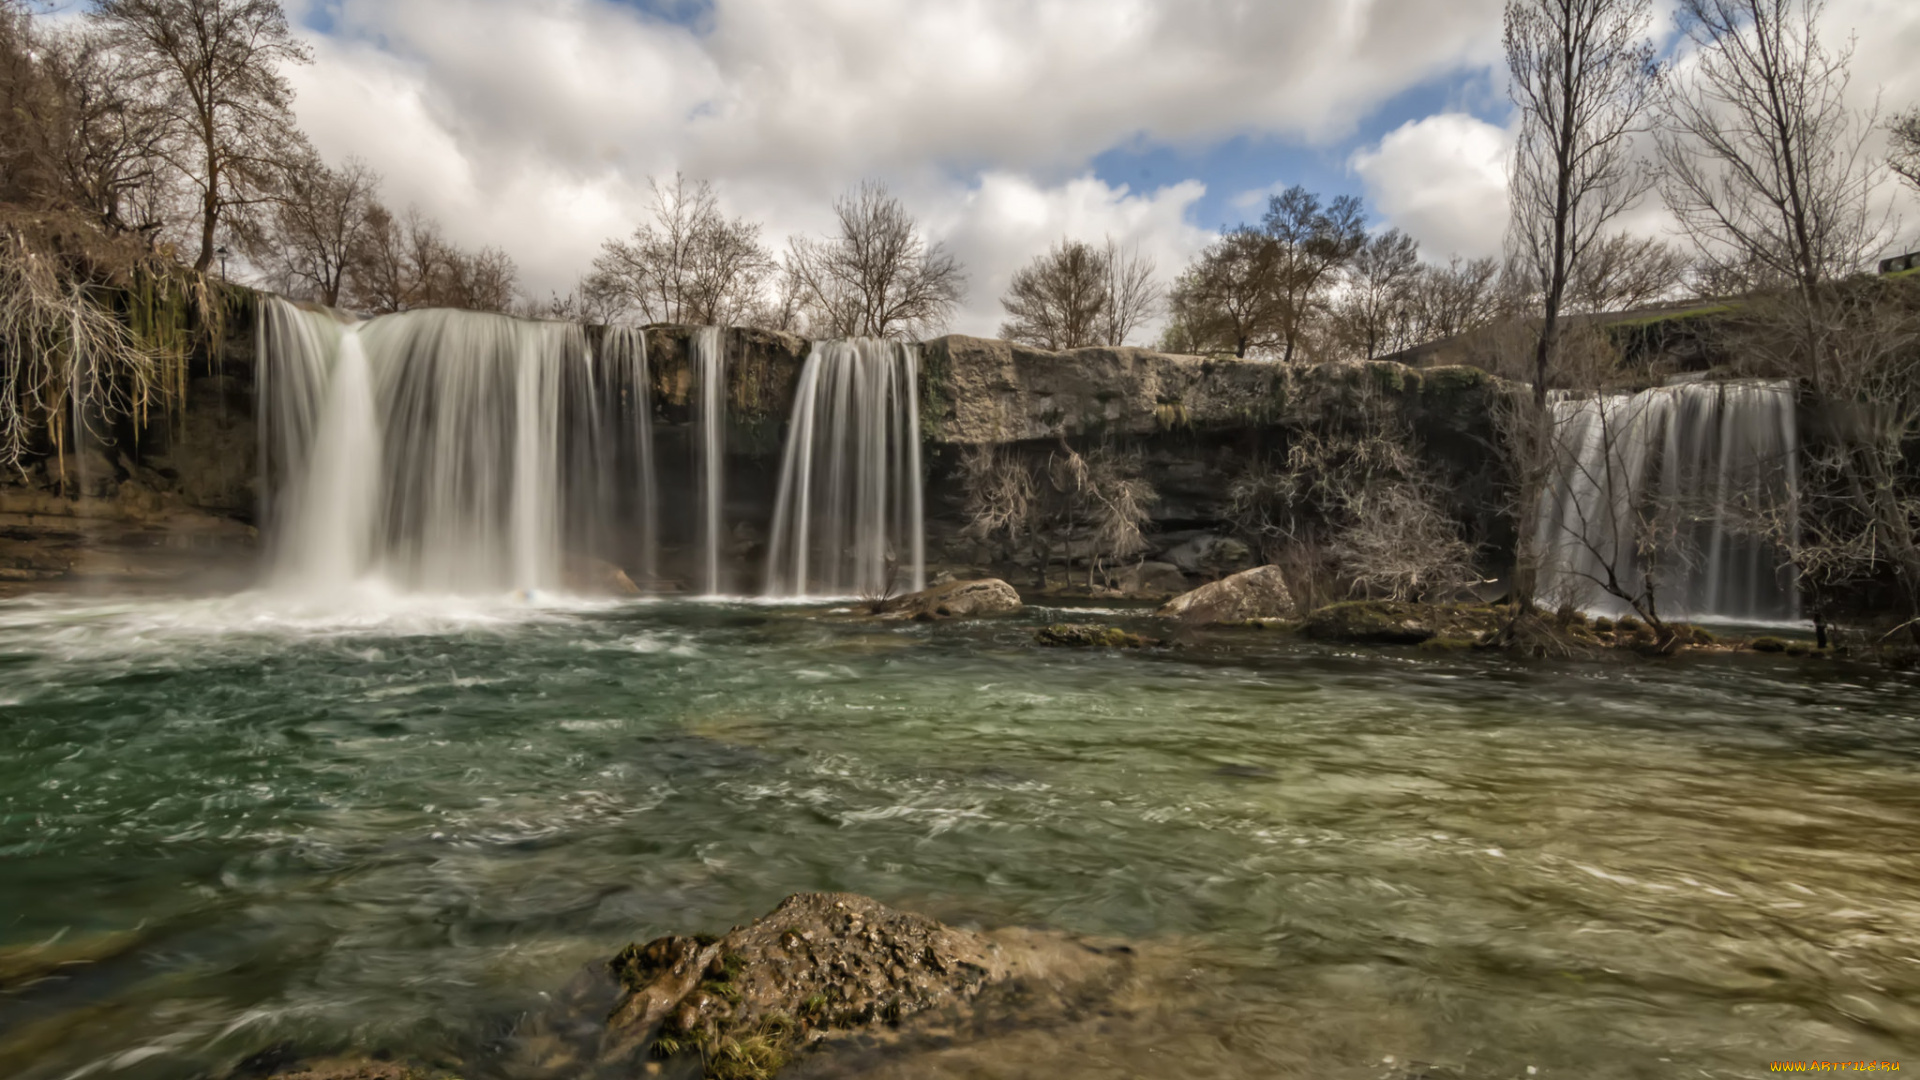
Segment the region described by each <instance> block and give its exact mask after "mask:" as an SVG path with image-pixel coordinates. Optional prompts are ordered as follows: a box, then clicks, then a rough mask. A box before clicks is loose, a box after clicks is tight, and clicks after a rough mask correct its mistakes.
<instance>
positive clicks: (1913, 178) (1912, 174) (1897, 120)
mask: <svg viewBox="0 0 1920 1080" xmlns="http://www.w3.org/2000/svg"><path fill="white" fill-rule="evenodd" d="M1887 130H1888V133H1889V134H1890V135H1892V137H1893V153H1892V157H1891V160H1890V162H1889V163H1890V164H1891V165H1892V166H1893V171H1894V172H1897V173H1899V174H1900V176H1901V178H1902V179H1904V180H1905V181H1906V182H1907V183H1909V184H1911V185H1913V187H1914V188H1915V189H1916V190H1920V109H1911V110H1909V111H1907V112H1905V113H1902V114H1900V115H1899V116H1896V117H1894V118H1893V122H1892V123H1890V124H1888V125H1887Z"/></svg>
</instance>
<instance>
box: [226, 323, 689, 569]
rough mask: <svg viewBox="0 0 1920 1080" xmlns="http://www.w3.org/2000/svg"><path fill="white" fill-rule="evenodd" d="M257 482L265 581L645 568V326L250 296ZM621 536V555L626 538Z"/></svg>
mask: <svg viewBox="0 0 1920 1080" xmlns="http://www.w3.org/2000/svg"><path fill="white" fill-rule="evenodd" d="M259 351H260V356H261V358H262V359H261V363H260V366H259V383H258V387H259V390H258V397H259V401H260V411H261V424H260V431H261V437H262V441H261V452H260V458H261V463H262V472H263V476H262V480H261V485H260V487H261V490H262V491H264V492H266V493H267V500H266V504H265V506H264V507H263V515H262V516H263V520H264V522H265V524H266V532H267V533H268V535H269V536H270V538H271V540H272V544H273V549H274V550H273V553H272V571H273V578H274V581H275V582H276V584H278V585H279V586H280V587H282V588H284V589H293V590H297V591H303V592H305V593H307V594H309V595H310V596H312V597H328V596H334V595H337V594H339V593H340V592H342V591H343V590H351V589H359V588H362V587H365V586H366V585H367V584H368V583H369V582H373V581H379V582H384V583H386V584H388V585H391V586H393V587H397V588H402V589H410V590H425V591H433V592H443V593H444V592H456V593H472V592H478V593H486V594H492V593H498V592H501V591H504V590H508V589H519V590H522V591H527V590H532V591H543V590H545V591H552V590H559V589H562V588H564V586H565V585H566V584H567V580H568V576H569V575H568V570H569V561H568V560H569V556H575V557H577V556H580V555H585V556H588V557H593V558H607V559H612V560H614V561H616V562H618V563H622V564H625V565H629V566H632V567H633V568H634V569H635V570H636V571H638V572H639V573H640V574H641V575H642V576H645V577H651V576H652V574H653V563H654V556H655V549H656V546H657V540H656V527H655V526H656V521H655V519H656V512H655V501H656V497H655V493H654V475H653V459H652V453H653V450H652V431H651V413H652V404H651V400H650V398H649V396H648V392H649V386H648V383H649V379H648V373H647V359H646V343H645V338H644V337H643V336H642V335H641V334H640V332H639V331H636V330H623V329H610V330H605V331H603V332H601V333H600V334H599V338H598V340H597V341H593V340H590V339H589V336H588V332H587V330H586V329H585V328H584V327H580V326H575V325H571V324H567V323H557V322H536V321H532V320H525V319H510V318H507V317H505V316H500V315H487V314H477V313H473V312H463V311H410V312H405V313H402V314H397V315H386V316H382V317H380V318H377V319H371V320H368V321H366V322H362V323H347V322H342V321H341V320H340V319H339V318H338V317H336V316H335V315H333V314H332V313H329V312H326V311H319V310H311V309H303V308H299V307H296V306H295V305H293V304H290V303H287V302H286V301H284V300H277V299H270V300H268V301H267V302H266V303H265V304H264V305H263V308H262V319H261V327H260V350H259ZM636 547H637V549H638V550H635V548H636Z"/></svg>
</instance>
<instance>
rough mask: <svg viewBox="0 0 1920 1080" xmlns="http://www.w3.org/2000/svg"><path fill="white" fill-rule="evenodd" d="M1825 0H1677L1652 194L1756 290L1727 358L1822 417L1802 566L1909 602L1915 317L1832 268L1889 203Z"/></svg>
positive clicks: (1900, 298) (1864, 249)
mask: <svg viewBox="0 0 1920 1080" xmlns="http://www.w3.org/2000/svg"><path fill="white" fill-rule="evenodd" d="M1823 8H1824V4H1823V3H1822V2H1821V0H1682V3H1681V6H1680V18H1681V25H1682V28H1683V29H1684V31H1685V32H1686V34H1687V36H1688V38H1689V39H1690V41H1691V42H1692V43H1693V45H1694V46H1695V48H1696V49H1697V50H1698V56H1697V58H1696V60H1695V63H1694V64H1693V65H1692V77H1691V78H1689V79H1688V80H1686V81H1685V82H1682V83H1679V84H1677V85H1676V87H1675V88H1674V90H1673V92H1672V93H1670V94H1668V95H1667V97H1666V99H1665V103H1666V111H1667V115H1668V132H1667V133H1666V134H1665V135H1664V136H1663V138H1662V140H1661V150H1662V156H1663V158H1664V160H1665V161H1666V164H1667V171H1668V181H1667V184H1666V187H1667V197H1668V201H1669V202H1670V203H1671V204H1672V205H1673V207H1674V210H1675V212H1676V214H1677V215H1678V216H1679V218H1680V220H1681V222H1682V224H1683V225H1684V226H1685V227H1686V228H1687V230H1688V233H1689V235H1690V236H1691V237H1692V238H1693V239H1694V241H1695V243H1696V245H1697V246H1698V247H1699V248H1700V249H1701V251H1702V253H1703V255H1704V256H1705V257H1706V258H1707V259H1708V260H1709V262H1710V263H1711V264H1713V265H1716V266H1719V267H1722V268H1724V269H1726V270H1727V271H1728V276H1729V277H1731V276H1733V274H1734V272H1736V271H1737V272H1743V273H1744V275H1745V276H1746V278H1747V279H1748V280H1749V281H1753V282H1757V283H1758V284H1759V285H1761V286H1763V287H1764V288H1766V289H1767V291H1766V292H1764V293H1762V294H1760V295H1758V296H1756V297H1754V298H1753V299H1752V300H1751V301H1750V302H1749V303H1747V304H1746V305H1744V306H1743V309H1742V310H1741V311H1740V312H1739V313H1738V317H1737V318H1736V319H1735V320H1734V326H1733V330H1732V335H1733V337H1734V338H1735V339H1736V340H1737V341H1738V343H1739V345H1740V355H1741V356H1742V358H1743V359H1744V360H1745V361H1746V362H1747V363H1748V364H1749V365H1751V367H1752V369H1753V370H1755V371H1756V372H1758V373H1762V374H1770V375H1776V376H1780V375H1784V376H1788V377H1791V378H1794V379H1796V380H1798V381H1800V382H1801V384H1802V385H1803V386H1805V387H1807V388H1808V389H1810V390H1811V391H1812V394H1813V396H1814V399H1815V400H1816V402H1818V403H1819V405H1820V407H1821V408H1822V409H1823V411H1825V412H1827V413H1829V414H1830V415H1831V416H1832V417H1833V418H1834V419H1833V421H1832V422H1831V423H1829V424H1828V425H1827V430H1826V432H1825V435H1826V438H1825V439H1823V440H1821V441H1820V442H1819V443H1818V444H1817V445H1816V446H1814V447H1812V448H1810V451H1809V453H1808V455H1807V469H1808V484H1809V488H1810V490H1813V491H1815V492H1818V493H1819V497H1818V498H1817V499H1815V500H1814V502H1815V503H1816V505H1815V506H1814V507H1813V508H1812V509H1813V510H1815V511H1817V512H1818V514H1819V515H1820V516H1819V517H1818V519H1817V520H1815V521H1814V522H1813V523H1812V524H1810V525H1809V528H1808V532H1807V533H1806V536H1807V537H1808V538H1809V539H1803V540H1800V541H1797V542H1792V543H1790V545H1789V546H1790V550H1792V551H1793V552H1794V559H1795V561H1796V563H1797V564H1799V565H1800V566H1801V568H1802V573H1803V574H1805V575H1808V576H1809V577H1810V578H1811V579H1812V580H1814V581H1815V582H1816V583H1826V584H1833V583H1835V582H1837V581H1838V580H1839V579H1840V578H1842V577H1845V576H1848V575H1852V576H1854V578H1855V579H1856V580H1857V579H1860V578H1867V577H1871V576H1872V575H1874V574H1877V573H1879V572H1881V571H1882V570H1890V571H1891V572H1892V575H1893V577H1894V579H1895V580H1896V581H1897V582H1898V584H1899V586H1900V588H1901V591H1902V593H1903V594H1904V597H1903V599H1904V602H1905V604H1906V608H1907V611H1908V614H1909V616H1910V617H1912V616H1920V546H1917V545H1920V516H1917V515H1916V511H1917V510H1920V499H1916V498H1915V496H1914V493H1913V482H1912V479H1911V476H1912V474H1911V471H1910V466H1909V464H1908V463H1907V461H1906V458H1905V454H1904V451H1905V448H1906V445H1907V443H1908V442H1909V441H1910V440H1912V439H1913V438H1914V437H1915V435H1916V434H1920V427H1916V425H1920V367H1916V365H1915V363H1914V361H1913V356H1914V349H1915V345H1916V342H1920V318H1916V313H1915V310H1914V305H1913V303H1912V301H1911V299H1910V298H1909V297H1908V296H1907V295H1906V293H1905V291H1904V290H1901V289H1899V288H1897V286H1896V287H1893V288H1889V286H1890V285H1895V283H1887V282H1877V281H1868V282H1848V281H1845V280H1842V279H1844V278H1845V277H1846V276H1847V275H1849V274H1851V273H1853V272H1854V271H1856V270H1857V269H1859V268H1860V267H1861V266H1862V264H1863V263H1864V262H1865V260H1866V259H1867V258H1868V257H1869V256H1870V255H1871V254H1872V253H1873V252H1874V250H1875V249H1877V248H1878V247H1880V246H1881V244H1882V243H1883V241H1884V238H1885V235H1886V233H1887V228H1886V224H1887V218H1886V217H1885V216H1884V215H1883V214H1882V213H1880V212H1878V211H1877V210H1876V206H1875V202H1874V191H1875V189H1876V187H1877V186H1878V183H1879V180H1880V179H1881V176H1882V175H1883V174H1882V173H1881V171H1880V170H1881V167H1882V165H1881V163H1880V162H1878V161H1876V160H1874V158H1873V157H1872V156H1871V154H1870V153H1869V145H1870V144H1869V139H1870V136H1871V135H1872V134H1873V127H1874V123H1875V117H1874V115H1873V113H1872V112H1870V111H1869V112H1863V111H1860V110H1856V109H1853V108H1850V107H1849V106H1848V105H1847V104H1846V89H1847V85H1848V79H1849V73H1848V65H1849V63H1850V60H1851V53H1852V49H1851V47H1850V46H1849V47H1848V48H1845V49H1841V50H1839V51H1837V52H1836V51H1832V50H1829V49H1828V48H1827V47H1826V46H1825V45H1824V44H1823V43H1822V42H1821V40H1820V37H1819V33H1818V23H1819V17H1820V15H1821V12H1822V10H1823ZM1898 125H1899V122H1898V121H1896V150H1897V149H1898V146H1899V140H1898V138H1897V135H1898V130H1899V126H1898ZM1809 516H1810V517H1811V516H1812V515H1809ZM1782 539H1783V540H1786V539H1790V538H1787V537H1784V536H1783V537H1782ZM1869 553H1870V554H1869ZM1913 625H1916V626H1917V627H1920V624H1913ZM1915 640H1916V641H1920V629H1916V632H1915Z"/></svg>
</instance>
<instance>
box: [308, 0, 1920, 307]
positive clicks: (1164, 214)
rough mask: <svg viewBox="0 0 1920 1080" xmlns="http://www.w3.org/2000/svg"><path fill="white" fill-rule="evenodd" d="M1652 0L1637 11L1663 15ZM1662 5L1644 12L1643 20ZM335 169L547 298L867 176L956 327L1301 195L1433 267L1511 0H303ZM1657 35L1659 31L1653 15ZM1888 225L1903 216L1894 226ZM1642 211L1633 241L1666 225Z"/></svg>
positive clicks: (1855, 8)
mask: <svg viewBox="0 0 1920 1080" xmlns="http://www.w3.org/2000/svg"><path fill="white" fill-rule="evenodd" d="M1659 2H1661V0H1657V3H1659ZM1663 6H1664V5H1663ZM288 9H289V11H290V12H291V13H293V15H294V17H295V18H296V20H297V22H298V23H299V24H300V25H301V27H303V30H304V32H305V33H306V34H307V35H308V36H309V38H310V39H311V41H312V44H313V47H314V60H315V62H314V63H313V64H312V65H310V66H307V67H304V68H300V69H297V70H294V71H292V72H290V73H289V74H290V76H291V78H292V79H293V81H294V84H295V86H296V87H297V89H298V92H299V101H298V111H299V114H300V119H301V121H302V123H303V124H304V126H305V127H306V129H307V130H308V132H309V134H310V135H311V137H312V139H313V141H314V143H315V145H316V146H317V147H318V148H319V149H320V150H321V152H322V153H324V154H326V155H327V156H328V157H329V158H332V159H336V160H337V159H340V158H344V157H346V156H348V155H355V156H358V157H360V158H362V159H364V160H366V161H367V162H368V163H370V164H371V165H372V166H373V167H374V168H375V169H377V170H378V171H379V172H380V173H382V174H383V175H384V177H385V180H386V187H385V192H386V197H387V200H388V202H390V203H392V204H394V205H405V204H407V203H415V204H418V205H419V206H420V207H421V208H422V209H423V210H425V211H427V212H428V213H430V214H432V215H434V216H435V217H438V218H439V219H440V220H441V221H442V222H443V224H444V225H445V226H446V227H447V229H448V231H449V233H450V234H452V235H453V236H454V237H455V238H456V239H458V240H460V241H462V242H464V243H467V244H470V245H478V244H483V243H491V244H498V245H500V246H502V247H504V248H505V249H507V251H509V252H510V253H511V254H512V255H513V256H514V258H515V259H516V260H517V261H518V263H519V265H520V268H521V273H522V277H523V280H524V281H525V283H526V284H527V286H528V287H529V288H531V289H532V290H534V291H536V292H537V293H539V294H540V295H543V296H544V295H545V294H546V293H547V292H548V291H551V290H558V291H561V292H564V291H566V290H567V289H568V288H569V287H570V286H571V285H572V283H573V282H574V280H575V279H576V278H577V277H578V275H579V274H580V273H581V272H582V271H583V270H584V269H585V268H586V267H587V265H588V264H589V263H590V261H591V260H592V258H593V255H594V254H595V252H596V251H597V250H598V248H599V245H600V243H601V241H602V240H604V239H606V238H607V237H609V236H614V235H620V234H624V233H626V232H627V231H629V230H630V229H631V228H632V227H633V225H634V224H635V223H636V222H637V221H638V220H639V218H640V216H641V214H642V211H643V207H644V205H645V202H646V199H647V178H648V177H649V176H650V175H652V176H671V175H672V174H673V172H674V171H675V170H680V171H682V172H685V173H686V174H688V175H689V176H692V177H698V178H707V179H710V180H712V181H713V182H714V184H715V186H716V188H717V189H718V190H719V192H720V195H721V199H722V202H723V203H724V204H725V206H726V208H727V209H728V210H729V211H730V212H732V213H736V214H743V215H747V216H749V217H751V218H753V219H755V220H758V221H761V222H763V223H764V225H765V227H766V234H767V237H768V239H769V240H770V241H771V242H772V243H773V245H774V246H776V247H777V246H779V245H780V244H782V243H783V242H784V238H785V237H786V236H787V235H788V234H791V233H795V232H813V231H822V230H824V229H825V228H826V227H827V225H828V217H829V213H830V207H831V204H832V201H833V198H834V197H835V196H836V195H837V194H839V193H840V192H842V191H844V190H845V189H846V188H848V187H849V186H850V185H852V184H855V183H857V182H858V181H859V180H861V179H862V178H864V177H874V178H879V179H882V180H885V181H886V182H887V183H888V184H889V185H891V187H892V188H893V190H894V191H895V193H896V194H898V195H900V196H901V197H902V198H903V199H904V200H905V201H906V203H907V204H908V206H909V207H910V209H912V211H913V212H914V213H915V214H916V215H917V216H918V217H919V219H920V221H921V222H922V223H923V224H924V225H925V227H926V228H927V230H928V231H929V232H930V233H931V234H932V235H933V236H934V237H935V238H937V239H939V240H941V241H942V242H944V243H946V244H947V245H948V246H949V247H950V248H951V249H952V250H953V251H954V252H955V253H956V254H957V255H959V257H960V258H961V259H962V260H963V262H964V263H965V264H966V266H967V269H968V272H969V294H970V295H969V299H968V303H967V305H966V307H965V308H964V310H963V311H962V313H961V315H960V317H959V319H958V320H957V325H956V326H955V327H954V328H955V329H957V330H961V331H966V332H974V333H991V332H992V331H993V330H994V329H995V328H996V327H997V326H998V323H999V314H1000V313H999V308H998V304H997V297H998V296H999V295H1000V293H1001V291H1002V290H1003V288H1004V287H1005V284H1006V281H1007V278H1008V277H1009V276H1010V275H1011V273H1012V272H1013V270H1014V269H1015V268H1016V267H1017V266H1019V265H1020V264H1021V263H1022V262H1024V261H1025V260H1026V259H1027V258H1029V257H1031V256H1032V255H1033V254H1034V253H1035V252H1037V251H1040V250H1043V249H1044V248H1045V247H1046V246H1047V244H1048V243H1049V242H1051V241H1054V240H1057V239H1058V238H1059V237H1061V236H1062V235H1073V236H1077V237H1086V238H1098V237H1099V236H1100V235H1102V234H1105V233H1111V234H1114V235H1116V236H1119V237H1122V238H1127V239H1132V240H1135V241H1137V242H1138V243H1139V244H1140V245H1141V247H1142V248H1143V249H1144V250H1145V251H1147V252H1148V253H1150V254H1151V255H1153V256H1154V258H1155V259H1156V260H1157V262H1158V263H1159V265H1160V267H1161V269H1162V272H1163V274H1166V275H1170V274H1171V273H1172V272H1173V271H1174V270H1176V269H1177V268H1178V267H1179V266H1181V265H1182V264H1184V263H1185V261H1186V260H1187V259H1188V258H1189V257H1190V256H1191V255H1192V254H1193V252H1195V251H1196V250H1197V249H1198V248H1199V247H1200V246H1201V245H1202V244H1204V243H1205V242H1206V239H1207V237H1208V235H1209V234H1210V233H1212V232H1213V231H1215V230H1217V229H1219V228H1220V227H1222V226H1223V225H1231V224H1235V223H1237V222H1239V221H1241V220H1245V219H1248V218H1252V217H1257V216H1258V213H1259V210H1260V208H1261V207H1262V206H1263V204H1264V200H1265V196H1266V194H1267V193H1268V192H1270V191H1274V190H1278V189H1280V188H1283V187H1285V186H1287V185H1289V184H1293V183H1301V184H1305V185H1307V186H1308V187H1309V188H1310V189H1313V190H1315V191H1319V192H1322V193H1325V194H1329V195H1332V194H1348V193H1351V194H1357V195H1362V196H1364V197H1365V198H1366V200H1367V204H1368V207H1369V210H1370V212H1371V214H1372V216H1373V222H1374V224H1375V226H1376V227H1380V228H1384V227H1387V226H1392V225H1397V226H1399V227H1401V228H1404V229H1406V230H1407V231H1408V232H1410V233H1412V234H1413V235H1414V237H1415V238H1417V239H1418V240H1419V241H1420V242H1421V244H1422V246H1423V253H1424V254H1425V255H1426V256H1427V257H1428V258H1430V259H1434V260H1437V261H1444V259H1445V258H1446V256H1447V255H1449V254H1451V253H1456V252H1457V253H1459V254H1462V255H1467V256H1473V255H1483V254H1493V253H1495V252H1496V251H1497V250H1498V249H1499V246H1500V237H1501V232H1502V229H1503V227H1504V223H1505V218H1506V206H1505V194H1504V188H1505V177H1504V171H1505V155H1506V150H1507V147H1508V144H1509V134H1508V128H1509V121H1510V114H1509V113H1510V111H1509V109H1508V106H1507V102H1506V92H1505V80H1504V70H1503V69H1502V68H1501V67H1500V65H1501V55H1500V47H1499V39H1500V9H1501V4H1500V0H291V2H290V3H289V4H288ZM1827 21H1828V23H1829V24H1830V25H1831V27H1832V30H1833V33H1834V34H1835V35H1836V36H1837V38H1844V37H1845V36H1846V35H1847V34H1848V33H1849V32H1850V31H1852V30H1853V29H1855V28H1858V30H1859V43H1858V53H1857V56H1856V60H1855V82H1856V87H1855V89H1856V91H1857V92H1858V94H1859V96H1860V98H1861V100H1862V101H1863V102H1868V103H1870V102H1871V100H1872V98H1873V95H1874V93H1875V91H1876V90H1879V91H1882V92H1883V94H1884V103H1885V106H1887V107H1891V108H1904V107H1906V106H1907V105H1909V104H1912V103H1914V102H1916V101H1920V66H1916V65H1915V64H1914V63H1913V58H1914V57H1917V56H1920V4H1917V3H1914V2H1913V0H1832V4H1831V7H1830V9H1829V12H1828V20H1827ZM1660 30H1661V31H1662V32H1665V31H1666V24H1665V21H1664V19H1663V20H1662V22H1661V25H1660ZM1907 218H1908V221H1909V225H1908V227H1907V228H1905V229H1904V230H1903V231H1904V233H1905V234H1906V236H1907V237H1909V238H1911V237H1912V236H1914V235H1915V233H1916V230H1915V229H1914V228H1913V227H1912V226H1913V225H1914V224H1915V223H1920V214H1916V213H1911V212H1910V213H1908V214H1907ZM1659 219H1660V214H1659V212H1658V210H1657V207H1654V208H1649V209H1648V210H1647V211H1646V212H1643V213H1641V214H1640V215H1638V216H1637V218H1636V226H1637V227H1639V228H1642V229H1646V230H1652V231H1657V230H1658V229H1659V228H1660V227H1661V224H1660V220H1659Z"/></svg>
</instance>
